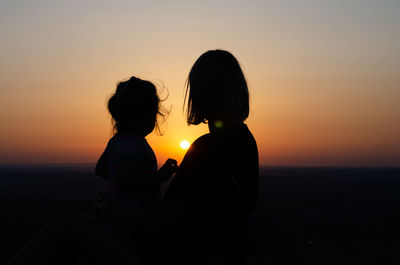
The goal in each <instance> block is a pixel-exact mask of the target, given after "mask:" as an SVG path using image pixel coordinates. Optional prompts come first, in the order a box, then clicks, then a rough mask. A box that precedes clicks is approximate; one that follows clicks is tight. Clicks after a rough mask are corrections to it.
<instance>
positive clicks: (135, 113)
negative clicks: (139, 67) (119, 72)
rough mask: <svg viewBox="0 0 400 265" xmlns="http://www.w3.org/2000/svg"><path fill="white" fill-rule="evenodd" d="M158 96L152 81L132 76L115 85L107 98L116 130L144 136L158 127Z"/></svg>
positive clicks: (159, 112) (159, 111) (161, 114)
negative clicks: (114, 89)
mask: <svg viewBox="0 0 400 265" xmlns="http://www.w3.org/2000/svg"><path fill="white" fill-rule="evenodd" d="M160 108H161V106H160V98H159V97H158V95H157V89H156V87H155V86H154V84H153V83H151V82H149V81H146V80H142V79H139V78H136V77H134V76H132V77H131V78H130V79H129V80H128V81H124V82H120V83H118V85H117V89H116V91H115V94H114V95H112V96H111V98H110V99H109V100H108V111H109V112H110V114H111V116H112V119H113V121H114V129H115V130H116V131H117V132H127V133H135V134H139V135H143V136H146V135H147V134H149V133H151V132H152V131H153V130H154V127H158V123H157V115H160V116H164V114H163V113H162V112H161V110H160Z"/></svg>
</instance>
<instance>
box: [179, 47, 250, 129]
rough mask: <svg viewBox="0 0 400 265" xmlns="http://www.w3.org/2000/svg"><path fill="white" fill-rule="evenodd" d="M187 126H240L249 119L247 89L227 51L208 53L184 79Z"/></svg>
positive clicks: (234, 60) (239, 69)
mask: <svg viewBox="0 0 400 265" xmlns="http://www.w3.org/2000/svg"><path fill="white" fill-rule="evenodd" d="M186 99H187V112H186V116H187V123H188V124H194V125H197V124H200V123H207V122H209V121H218V120H220V121H224V122H228V123H242V122H243V121H245V120H246V119H247V117H248V116H249V90H248V88H247V82H246V78H245V77H244V74H243V72H242V69H241V68H240V65H239V62H238V61H237V60H236V58H235V57H234V56H233V55H232V54H231V53H230V52H228V51H224V50H210V51H207V52H205V53H204V54H202V55H201V56H200V57H199V59H197V61H196V62H195V63H194V65H193V67H192V69H191V70H190V73H189V76H188V78H187V80H186V93H185V103H186Z"/></svg>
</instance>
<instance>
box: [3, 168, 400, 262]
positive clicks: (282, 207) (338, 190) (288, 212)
mask: <svg viewBox="0 0 400 265" xmlns="http://www.w3.org/2000/svg"><path fill="white" fill-rule="evenodd" d="M104 188H105V182H104V181H102V180H100V179H99V178H98V177H96V176H95V175H94V174H93V166H92V165H57V166H54V165H41V166H29V165H26V166H14V165H2V166H0V207H1V208H0V209H1V212H2V216H1V218H0V264H5V262H6V261H7V260H8V259H9V257H10V256H12V255H14V254H15V253H16V252H17V250H18V249H20V248H21V247H22V246H23V245H24V244H25V243H26V241H28V240H29V239H30V238H31V237H32V235H33V234H34V233H35V232H36V231H37V230H38V229H39V228H40V227H41V226H42V225H43V224H45V222H46V220H48V218H49V217H50V216H51V215H52V213H53V212H54V211H55V210H57V209H62V208H67V209H73V210H76V211H80V212H84V213H87V214H94V208H93V205H94V198H95V196H96V194H97V192H98V191H101V190H104ZM399 188H400V169H399V168H299V167H265V168H262V169H261V177H260V193H259V203H258V206H257V208H256V210H255V212H254V214H253V216H252V217H251V218H250V220H249V221H248V225H247V249H248V251H247V252H248V260H249V264H291V265H292V264H304V265H306V264H307V265H309V264H316V265H317V264H321V265H322V264H350V265H353V264H400V225H399V224H400V208H399V205H400V192H399ZM3 214H4V215H3Z"/></svg>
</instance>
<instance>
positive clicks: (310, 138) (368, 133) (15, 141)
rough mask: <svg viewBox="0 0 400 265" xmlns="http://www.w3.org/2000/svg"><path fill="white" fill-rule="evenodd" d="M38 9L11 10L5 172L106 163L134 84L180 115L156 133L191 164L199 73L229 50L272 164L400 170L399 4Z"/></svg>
mask: <svg viewBox="0 0 400 265" xmlns="http://www.w3.org/2000/svg"><path fill="white" fill-rule="evenodd" d="M39 2H40V3H41V4H39ZM39 2H37V1H14V0H5V1H1V3H0V18H1V19H0V20H1V23H0V32H1V33H2V34H1V36H2V38H1V43H0V58H1V61H0V86H1V87H0V124H1V125H2V129H1V134H0V163H68V162H74V163H76V162H90V163H94V162H96V161H97V159H98V158H99V156H100V154H101V153H102V151H103V150H104V148H105V146H106V144H107V141H108V140H109V138H110V137H111V136H112V123H111V119H110V115H109V114H108V111H107V99H108V98H109V97H110V95H111V94H112V93H113V92H114V91H115V87H116V84H117V82H118V81H121V80H126V79H128V78H129V77H130V76H132V75H135V76H138V77H140V78H143V79H148V80H150V81H153V82H154V83H156V84H157V86H158V88H159V93H160V97H161V98H163V99H165V101H163V102H162V104H163V106H164V107H165V108H166V109H167V110H170V113H169V115H168V116H167V118H166V120H165V122H161V123H160V127H161V131H162V136H161V135H159V134H157V132H156V131H154V132H153V133H151V134H150V135H148V136H147V137H146V139H147V140H148V142H149V144H150V145H151V147H152V148H153V150H154V152H155V154H156V156H157V161H158V163H159V164H160V163H163V162H164V161H165V160H166V159H167V158H174V159H176V160H177V161H178V162H180V161H181V159H182V158H183V156H184V155H185V152H186V151H185V150H186V149H182V147H180V146H178V143H180V142H181V141H182V138H183V137H184V138H185V139H186V140H187V141H188V142H189V143H192V142H194V141H195V140H196V139H197V138H198V137H199V136H201V135H203V134H205V133H208V126H207V124H200V125H197V126H194V125H191V126H188V125H187V122H186V117H185V110H184V109H183V106H184V95H185V81H186V78H187V75H188V73H189V70H190V68H191V66H192V65H193V63H194V62H195V60H196V59H197V58H198V57H199V56H200V55H201V54H202V53H203V52H205V51H207V50H209V49H216V48H220V49H226V50H229V51H230V52H232V54H233V55H235V56H236V57H237V59H238V60H239V62H240V64H241V66H242V67H243V71H244V73H245V75H246V78H247V81H248V85H249V90H250V103H251V107H250V114H249V118H248V119H247V120H246V124H247V125H248V127H249V129H250V130H251V131H252V133H253V134H254V137H255V139H256V141H257V144H258V151H259V156H260V164H261V165H301V166H395V165H397V166H399V165H400V159H399V157H400V137H399V135H400V108H399V104H398V101H399V98H400V89H399V87H400V74H399V69H400V65H399V62H400V57H399V56H400V34H399V33H398V31H399V25H400V16H399V15H398V14H399V10H400V2H399V1H386V0H382V1H372V2H371V1H370V2H368V4H365V3H364V2H363V1H350V2H348V3H347V2H346V4H343V3H341V2H340V1H309V2H303V1H294V0H290V1H278V0H274V1H254V2H252V3H251V4H249V2H247V1H232V3H230V4H229V5H226V3H225V4H224V3H223V1H222V2H219V1H155V2H154V1H143V2H141V3H140V4H139V3H137V2H136V1H122V2H118V4H116V3H114V2H112V1H96V2H95V4H93V3H90V1H39ZM339 2H340V3H339ZM185 146H187V145H185Z"/></svg>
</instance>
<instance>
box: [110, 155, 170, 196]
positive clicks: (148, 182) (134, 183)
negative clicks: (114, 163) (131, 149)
mask: <svg viewBox="0 0 400 265" xmlns="http://www.w3.org/2000/svg"><path fill="white" fill-rule="evenodd" d="M177 168H178V166H177V162H176V161H175V160H173V159H168V160H167V162H165V164H164V165H163V166H162V167H161V168H160V170H159V171H158V172H151V171H145V170H144V169H143V167H142V163H141V161H139V160H135V159H122V160H120V161H119V166H118V178H117V182H118V185H119V187H120V189H121V190H124V191H143V190H146V189H148V188H152V187H154V186H155V185H159V184H160V183H161V182H164V181H167V180H168V179H169V178H170V177H171V176H172V175H173V173H175V172H176V170H177Z"/></svg>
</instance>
